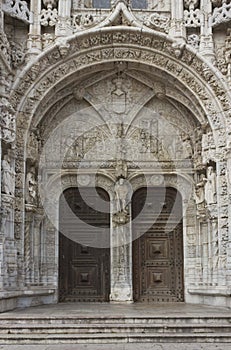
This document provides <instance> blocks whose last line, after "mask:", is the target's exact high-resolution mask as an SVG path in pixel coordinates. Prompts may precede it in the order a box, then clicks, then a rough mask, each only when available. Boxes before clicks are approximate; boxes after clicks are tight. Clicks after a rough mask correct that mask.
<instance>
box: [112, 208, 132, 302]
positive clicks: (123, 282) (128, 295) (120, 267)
mask: <svg viewBox="0 0 231 350" xmlns="http://www.w3.org/2000/svg"><path fill="white" fill-rule="evenodd" d="M113 209H115V207H114V205H113ZM112 212H113V213H114V214H113V217H112V225H111V231H112V232H111V294H110V300H111V301H112V302H133V286H132V224H131V215H130V213H131V206H130V204H129V206H127V209H122V210H121V211H117V212H116V210H113V211H112Z"/></svg>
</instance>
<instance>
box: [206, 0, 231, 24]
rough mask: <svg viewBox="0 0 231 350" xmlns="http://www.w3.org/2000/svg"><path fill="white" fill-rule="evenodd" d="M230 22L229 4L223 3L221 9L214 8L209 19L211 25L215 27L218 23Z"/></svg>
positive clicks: (227, 2) (230, 3) (230, 4)
mask: <svg viewBox="0 0 231 350" xmlns="http://www.w3.org/2000/svg"><path fill="white" fill-rule="evenodd" d="M230 20H231V2H229V1H228V0H227V1H223V2H222V5H221V7H215V8H214V10H213V15H212V17H211V25H212V26H214V27H215V26H217V25H219V24H220V23H224V22H229V21H230Z"/></svg>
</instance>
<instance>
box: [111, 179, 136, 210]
mask: <svg viewBox="0 0 231 350" xmlns="http://www.w3.org/2000/svg"><path fill="white" fill-rule="evenodd" d="M131 194H132V188H131V185H130V183H129V182H128V181H127V180H126V179H124V178H122V177H121V178H120V179H119V180H118V181H117V182H116V184H115V201H116V209H117V212H123V211H126V210H127V205H128V204H129V203H130V200H131Z"/></svg>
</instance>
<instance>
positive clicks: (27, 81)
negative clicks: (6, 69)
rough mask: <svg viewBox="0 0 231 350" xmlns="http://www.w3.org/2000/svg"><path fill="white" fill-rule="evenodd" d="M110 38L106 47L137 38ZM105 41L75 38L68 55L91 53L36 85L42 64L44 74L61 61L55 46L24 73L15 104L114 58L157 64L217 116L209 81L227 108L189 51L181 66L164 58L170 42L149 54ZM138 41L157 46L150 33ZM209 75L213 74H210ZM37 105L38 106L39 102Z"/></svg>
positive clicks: (95, 37)
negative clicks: (28, 93)
mask: <svg viewBox="0 0 231 350" xmlns="http://www.w3.org/2000/svg"><path fill="white" fill-rule="evenodd" d="M102 31H103V30H102ZM138 33H139V31H138ZM138 33H136V35H138ZM131 34H132V35H131ZM133 34H134V35H133ZM105 35H106V33H105ZM107 36H108V40H107V44H108V42H110V43H112V42H114V43H116V42H117V43H118V44H121V43H122V42H123V43H126V45H129V44H131V43H134V40H133V36H135V33H133V32H132V33H130V32H128V30H127V29H126V30H124V34H122V32H121V31H120V32H116V30H115V32H114V33H111V31H110V34H109V33H107ZM103 38H104V36H103V35H102V33H101V34H99V35H96V34H94V35H93V34H92V36H90V37H89V38H85V37H83V38H78V37H76V39H72V41H71V45H70V48H69V55H72V53H74V51H75V52H76V51H77V53H79V52H81V51H80V50H81V49H87V48H88V47H89V48H91V52H90V51H89V52H84V53H82V54H81V53H80V54H78V55H77V56H75V57H73V58H72V59H71V60H70V62H65V63H62V64H60V65H59V66H58V67H56V68H55V67H54V69H53V71H51V72H50V73H49V74H48V72H46V76H45V77H44V78H42V79H41V80H40V81H39V82H37V83H36V77H37V78H38V77H39V75H40V71H41V69H40V65H42V66H43V71H45V70H46V69H47V68H48V67H50V66H51V64H55V63H56V62H59V61H62V58H61V55H60V53H59V50H58V48H57V47H55V48H54V49H53V50H52V51H50V52H49V59H48V57H47V56H43V57H41V58H40V60H39V61H38V62H37V65H36V66H34V67H33V69H32V68H31V69H29V70H27V72H26V74H24V77H23V78H22V80H21V81H20V85H18V86H17V88H16V87H15V92H14V95H13V96H12V98H13V100H14V103H15V105H17V104H18V103H19V100H20V99H21V98H20V96H21V95H25V92H26V91H27V90H28V89H30V88H32V87H33V88H34V91H35V92H33V95H32V94H31V93H30V95H29V96H30V97H31V98H36V99H39V100H41V99H42V98H43V97H44V95H45V94H46V92H47V91H48V90H49V89H51V88H52V87H53V86H54V85H55V84H56V83H57V81H61V80H62V79H64V78H66V77H67V76H68V75H70V74H72V73H73V72H75V71H77V70H78V69H80V68H81V69H82V68H83V67H86V66H91V65H92V64H96V63H99V62H105V61H108V60H111V59H113V60H128V61H139V62H143V63H145V64H148V65H154V66H155V67H158V68H160V69H164V70H166V71H167V72H168V73H170V74H171V75H177V76H178V79H179V78H180V80H181V81H182V82H183V83H185V85H187V86H188V88H189V89H191V91H193V93H194V94H197V95H198V98H199V100H200V102H201V104H204V108H205V109H207V110H208V113H209V114H211V113H212V112H213V113H214V110H215V111H216V110H217V111H219V112H220V111H221V110H222V107H221V108H219V107H218V105H217V104H214V105H213V106H211V105H210V102H209V101H211V100H214V101H215V97H214V96H213V95H212V96H210V93H209V92H208V91H207V90H206V88H205V87H204V86H203V85H202V83H201V82H202V80H207V81H208V82H209V83H210V85H211V86H212V87H214V89H215V90H216V93H217V94H218V98H219V99H220V103H221V104H223V105H225V108H226V109H227V105H228V100H227V98H225V96H226V95H225V93H224V90H223V89H222V86H218V83H219V81H218V80H217V78H216V77H215V76H214V73H213V72H212V71H211V70H210V68H209V67H207V72H206V70H205V65H204V64H203V63H202V62H200V61H199V60H198V59H197V58H196V57H195V56H194V54H192V53H191V52H190V51H187V54H186V53H184V55H183V57H182V63H181V64H179V63H176V61H175V60H174V59H173V58H172V57H168V56H163V53H164V52H165V55H166V54H168V52H169V48H170V46H171V45H170V43H168V42H165V45H164V47H162V50H163V53H161V52H158V53H157V52H156V50H154V51H150V50H149V51H146V47H142V49H141V48H134V47H133V48H131V47H130V48H129V47H127V48H126V49H125V48H115V49H113V48H111V49H110V50H111V51H110V50H109V51H108V49H106V50H105V49H104V48H103V46H104V45H105V43H104V40H103ZM136 39H137V38H136ZM139 42H140V45H141V46H143V45H145V46H147V45H148V46H149V47H150V46H151V47H153V46H154V47H155V44H156V40H154V39H153V38H152V37H150V36H149V35H148V34H146V35H145V34H144V33H143V36H141V37H139ZM162 43H163V42H162ZM99 44H101V49H95V50H94V46H95V45H99ZM160 44H161V39H159V40H158V47H159V46H160ZM155 49H156V47H155ZM170 51H171V50H170ZM195 62H197V64H195ZM184 63H186V64H187V65H188V66H191V67H192V68H193V69H196V71H199V72H198V73H199V74H201V75H202V77H199V75H198V73H197V74H196V76H195V71H194V72H192V71H191V69H188V68H186V66H185V65H184ZM179 72H180V76H179ZM208 72H210V74H209V75H208ZM206 73H207V74H206ZM44 74H45V73H44ZM33 85H34V86H33ZM27 96H28V95H27ZM210 97H211V98H210ZM24 103H25V101H24ZM34 104H35V105H36V103H34ZM211 124H212V121H211ZM221 125H222V123H221Z"/></svg>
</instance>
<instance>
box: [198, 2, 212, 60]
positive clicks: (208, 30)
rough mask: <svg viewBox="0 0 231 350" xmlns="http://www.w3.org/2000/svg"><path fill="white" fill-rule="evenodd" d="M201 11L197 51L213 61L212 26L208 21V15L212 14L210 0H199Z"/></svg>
mask: <svg viewBox="0 0 231 350" xmlns="http://www.w3.org/2000/svg"><path fill="white" fill-rule="evenodd" d="M201 12H202V23H201V35H200V37H201V40H200V47H199V52H200V53H201V54H202V55H203V56H204V57H206V58H207V59H209V60H210V61H212V62H213V61H215V52H214V43H213V33H212V26H211V23H210V17H211V15H212V3H211V1H210V0H201Z"/></svg>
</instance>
